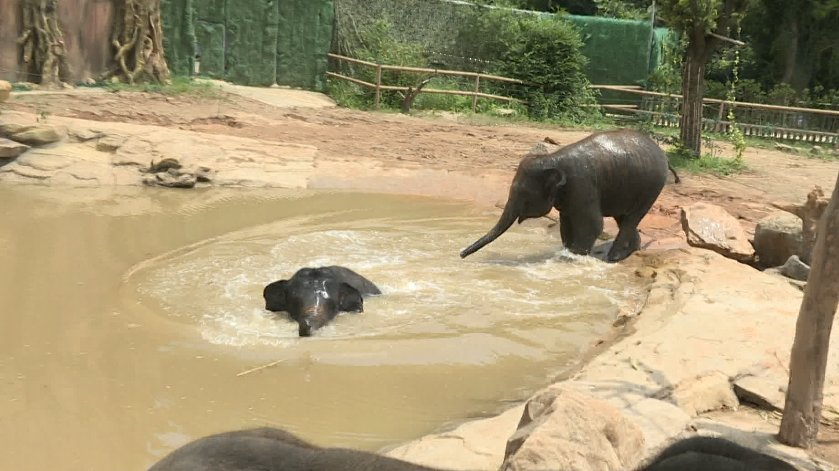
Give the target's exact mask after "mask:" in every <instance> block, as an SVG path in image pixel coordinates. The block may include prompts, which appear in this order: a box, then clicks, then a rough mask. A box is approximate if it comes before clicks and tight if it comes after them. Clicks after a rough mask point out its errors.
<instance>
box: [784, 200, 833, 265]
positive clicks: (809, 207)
mask: <svg viewBox="0 0 839 471" xmlns="http://www.w3.org/2000/svg"><path fill="white" fill-rule="evenodd" d="M772 206H774V207H776V208H778V209H781V210H784V211H787V212H790V213H792V214H795V215H796V216H798V217H799V218H801V239H802V240H801V253H800V254H799V258H801V261H803V262H804V263H806V264H808V265H809V264H810V258H811V256H812V253H813V246H814V245H815V243H816V231H817V230H818V227H817V226H818V224H819V220H820V219H821V217H822V214H823V213H824V211H825V208H827V198H825V197H824V190H822V188H821V187H820V186H816V187H815V188H813V191H811V192H810V193H809V194H807V201H806V202H805V203H804V204H788V203H772Z"/></svg>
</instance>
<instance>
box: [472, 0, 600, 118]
mask: <svg viewBox="0 0 839 471" xmlns="http://www.w3.org/2000/svg"><path fill="white" fill-rule="evenodd" d="M457 44H460V45H461V48H462V49H461V50H460V51H459V54H460V55H464V56H467V57H477V58H480V59H485V60H488V61H491V62H490V64H491V66H490V68H491V70H490V72H492V73H496V74H498V75H503V76H506V77H511V78H516V79H519V80H522V81H524V82H526V83H527V84H528V85H527V86H521V85H512V84H507V83H494V84H492V85H491V86H488V87H487V89H490V88H492V89H494V90H496V91H497V92H498V93H500V94H503V95H508V96H512V97H515V98H518V99H521V100H523V101H525V102H527V103H528V114H529V116H530V117H531V118H534V119H551V118H557V117H559V116H565V117H567V118H571V119H584V117H585V115H586V114H588V110H589V108H590V107H586V106H585V105H588V104H592V103H594V95H593V93H592V92H591V90H590V89H589V88H588V85H589V82H588V79H586V77H585V74H584V68H585V66H586V63H587V59H586V58H585V56H583V54H582V53H581V52H580V50H581V48H582V45H583V44H582V40H581V39H580V35H579V34H578V33H577V31H576V30H575V29H574V27H573V26H572V25H571V24H569V23H568V22H567V21H565V20H564V19H563V18H562V17H561V15H554V16H550V17H545V18H540V17H539V16H537V15H523V14H516V13H514V12H512V11H510V10H500V9H498V10H485V9H480V10H476V11H475V13H474V14H473V15H472V16H471V17H470V18H469V19H468V20H467V22H466V24H465V25H464V26H463V27H462V28H461V30H460V34H459V37H458V41H457ZM490 93H492V92H490Z"/></svg>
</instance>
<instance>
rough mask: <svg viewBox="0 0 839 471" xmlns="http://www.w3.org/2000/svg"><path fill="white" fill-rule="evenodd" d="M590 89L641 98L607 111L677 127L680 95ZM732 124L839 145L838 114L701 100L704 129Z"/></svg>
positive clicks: (749, 132) (746, 130)
mask: <svg viewBox="0 0 839 471" xmlns="http://www.w3.org/2000/svg"><path fill="white" fill-rule="evenodd" d="M592 87H593V88H599V89H602V90H613V91H618V92H623V93H627V94H632V95H634V96H637V97H640V98H639V101H638V104H624V105H602V107H603V108H604V109H606V110H607V111H611V112H613V113H617V114H622V115H626V114H630V115H634V116H640V117H644V118H646V119H649V120H650V121H651V122H652V123H653V124H654V125H656V126H665V127H678V126H679V118H680V112H681V106H682V96H681V95H671V94H666V93H659V92H650V91H645V90H641V89H640V87H636V86H622V85H592ZM729 109H732V110H734V112H735V114H736V123H732V122H731V121H729V120H728V117H727V115H728V110H729ZM732 125H736V126H737V128H739V129H740V130H741V131H742V132H743V134H744V135H746V136H755V137H765V138H770V139H779V140H790V141H802V142H810V143H814V144H832V145H834V146H839V111H835V110H822V109H816V108H800V107H794V106H779V105H766V104H762V103H749V102H739V101H738V102H732V101H726V100H719V99H716V98H705V99H704V100H703V118H702V128H703V130H705V131H714V132H728V131H729V130H730V129H731V126H732Z"/></svg>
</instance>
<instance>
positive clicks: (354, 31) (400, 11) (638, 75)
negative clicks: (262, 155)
mask: <svg viewBox="0 0 839 471" xmlns="http://www.w3.org/2000/svg"><path fill="white" fill-rule="evenodd" d="M334 1H335V15H336V18H335V40H334V42H333V50H335V51H339V52H343V53H351V52H352V50H353V49H354V48H357V47H359V46H360V44H359V31H363V30H364V29H365V28H367V27H369V26H370V25H372V24H373V23H375V22H376V21H378V20H385V21H387V22H388V23H390V24H391V26H392V28H391V31H392V32H393V33H394V36H395V37H396V39H400V40H406V41H412V42H419V43H421V44H423V45H424V47H425V48H426V49H427V51H428V53H429V54H428V55H429V57H430V58H431V59H432V60H433V61H437V62H439V65H440V66H449V67H453V68H458V69H462V70H471V69H472V68H480V66H479V65H475V66H474V67H470V66H469V62H473V63H477V62H480V61H476V60H475V58H463V57H455V56H452V55H450V53H451V51H453V50H457V49H458V47H457V45H456V44H455V41H456V38H457V37H458V26H459V25H462V24H464V23H465V22H464V21H462V18H464V17H465V16H466V15H468V14H470V13H471V12H474V11H475V9H476V8H478V7H476V6H474V5H472V4H470V3H467V2H460V1H456V0H334ZM521 14H533V13H532V12H525V11H522V12H521ZM549 15H551V14H550V13H542V14H540V16H549ZM566 18H567V19H568V21H570V22H571V23H572V24H574V26H575V27H576V28H577V29H578V30H579V31H580V35H581V38H582V40H583V43H584V46H583V51H582V52H583V54H584V55H585V56H586V57H587V58H588V59H589V63H588V65H587V68H586V75H587V77H588V79H589V81H590V82H591V83H594V84H619V85H635V84H639V83H641V82H643V81H644V80H645V79H646V78H647V76H648V75H649V73H650V72H651V71H652V70H654V69H655V67H656V66H657V64H658V61H659V59H660V53H659V54H656V53H655V51H657V50H660V46H658V45H657V41H659V40H660V39H661V38H662V37H664V35H665V34H666V30H664V29H663V28H659V29H661V30H663V31H662V32H661V33H657V34H653V31H652V29H651V27H650V23H649V22H648V21H636V20H620V19H614V18H603V17H594V16H575V15H566ZM447 53H448V54H447Z"/></svg>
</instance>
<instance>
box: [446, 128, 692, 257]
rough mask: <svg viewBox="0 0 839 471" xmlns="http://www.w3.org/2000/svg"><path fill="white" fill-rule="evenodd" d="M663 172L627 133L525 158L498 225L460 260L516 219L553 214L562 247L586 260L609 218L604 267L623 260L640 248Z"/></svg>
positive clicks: (660, 159)
mask: <svg viewBox="0 0 839 471" xmlns="http://www.w3.org/2000/svg"><path fill="white" fill-rule="evenodd" d="M668 169H669V166H668V163H667V155H666V154H665V153H664V151H662V150H661V148H660V147H659V146H658V145H657V144H656V143H655V142H654V141H653V140H652V139H650V138H649V137H648V136H647V135H646V134H643V133H641V132H637V131H631V130H617V131H607V132H599V133H595V134H592V135H591V136H589V137H587V138H585V139H583V140H581V141H578V142H575V143H573V144H569V145H568V146H566V147H563V148H562V149H560V150H558V151H556V152H554V153H552V154H547V155H527V156H525V157H524V158H523V159H522V160H521V162H520V163H519V166H518V169H517V170H516V175H515V177H514V178H513V183H512V184H511V186H510V195H509V197H508V199H507V204H506V205H505V206H504V212H503V213H502V214H501V217H500V218H499V220H498V223H497V224H496V225H495V227H493V228H492V229H490V231H489V232H488V233H487V234H486V235H485V236H483V237H481V238H480V239H478V241H476V242H475V243H474V244H472V245H470V246H469V247H467V248H465V249H463V251H462V252H460V257H461V258H464V257H467V256H468V255H470V254H472V253H474V252H477V251H478V250H480V249H481V248H482V247H484V246H485V245H487V244H489V243H490V242H492V241H494V240H495V239H497V238H498V237H499V236H500V235H501V234H503V233H504V232H505V231H506V230H507V229H509V228H510V226H512V225H513V223H514V222H515V221H516V219H518V222H519V223H521V222H522V221H524V220H525V219H530V218H536V217H541V216H544V215H546V214H548V213H549V212H550V210H551V208H552V207H554V208H556V209H557V210H558V211H559V222H560V226H559V230H560V236H561V237H562V243H563V244H564V245H565V247H567V248H568V250H570V251H571V252H573V253H576V254H579V255H588V254H589V252H591V249H592V247H593V246H594V243H595V241H596V240H597V237H598V236H599V235H600V234H601V232H602V231H603V217H604V216H611V217H613V218H614V219H615V221H616V222H617V223H618V227H619V229H620V230H619V232H618V235H617V237H616V238H615V241H614V243H613V244H612V247H611V249H610V250H609V253H608V254H607V256H606V259H607V261H610V262H617V261H620V260H623V259H624V258H626V257H628V256H629V255H630V254H631V253H632V252H634V251H636V250H638V249H639V248H640V245H641V238H640V236H639V235H638V223H639V222H641V219H642V218H643V217H644V216H645V215H646V214H647V211H649V210H650V208H651V207H652V205H653V202H655V200H656V199H657V198H658V195H659V194H660V193H661V189H662V188H664V184H665V183H666V181H667V171H668ZM673 173H674V175H675V172H673ZM677 178H678V177H677Z"/></svg>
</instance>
